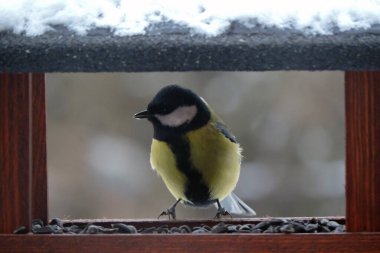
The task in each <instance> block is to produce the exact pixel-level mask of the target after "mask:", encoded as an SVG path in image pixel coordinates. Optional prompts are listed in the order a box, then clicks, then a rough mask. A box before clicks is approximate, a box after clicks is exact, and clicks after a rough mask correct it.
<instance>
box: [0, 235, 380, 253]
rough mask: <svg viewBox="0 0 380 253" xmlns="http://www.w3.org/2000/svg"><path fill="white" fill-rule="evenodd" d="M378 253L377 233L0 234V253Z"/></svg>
mask: <svg viewBox="0 0 380 253" xmlns="http://www.w3.org/2000/svg"><path fill="white" fill-rule="evenodd" d="M52 251H54V252H57V253H60V252H62V253H82V252H93V253H97V252H99V253H100V252H113V253H119V252H120V253H121V252H123V253H126V252H165V253H166V252H196V253H199V252H266V253H272V252H273V253H275V252H276V253H277V252H281V253H288V252H289V253H297V252H303V253H305V252H320V253H323V252H335V253H339V252H353V253H354V252H355V253H357V252H367V253H374V252H380V233H355V234H346V233H343V234H292V235H284V234H260V235H252V234H249V235H247V234H234V235H231V234H220V235H217V234H212V235H210V234H209V235H204V234H191V235H64V236H62V235H0V252H7V253H19V252H20V253H21V252H28V253H37V252H38V253H44V252H52Z"/></svg>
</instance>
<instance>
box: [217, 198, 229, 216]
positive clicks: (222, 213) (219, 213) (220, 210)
mask: <svg viewBox="0 0 380 253" xmlns="http://www.w3.org/2000/svg"><path fill="white" fill-rule="evenodd" d="M216 204H217V205H218V210H217V212H216V215H215V217H214V219H220V218H222V216H230V218H232V216H231V214H230V213H229V212H227V211H226V210H225V209H224V208H223V207H222V205H221V204H220V202H219V199H217V200H216Z"/></svg>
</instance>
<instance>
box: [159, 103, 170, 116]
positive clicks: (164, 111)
mask: <svg viewBox="0 0 380 253" xmlns="http://www.w3.org/2000/svg"><path fill="white" fill-rule="evenodd" d="M169 112H171V107H170V106H169V105H163V106H162V107H161V110H160V113H162V114H168V113H169Z"/></svg>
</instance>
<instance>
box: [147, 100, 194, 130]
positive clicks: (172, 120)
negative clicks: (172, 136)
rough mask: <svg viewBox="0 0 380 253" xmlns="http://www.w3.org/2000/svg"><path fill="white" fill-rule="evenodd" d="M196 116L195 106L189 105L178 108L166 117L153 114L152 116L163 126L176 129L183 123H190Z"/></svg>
mask: <svg viewBox="0 0 380 253" xmlns="http://www.w3.org/2000/svg"><path fill="white" fill-rule="evenodd" d="M196 114H197V107H196V106H195V105H191V106H180V107H178V108H177V109H175V110H174V111H172V112H171V113H169V114H166V115H161V114H155V115H154V116H155V117H156V118H157V119H158V120H159V121H160V122H161V124H162V125H164V126H170V127H178V126H180V125H182V124H184V123H189V122H190V121H192V120H193V118H194V117H195V115H196Z"/></svg>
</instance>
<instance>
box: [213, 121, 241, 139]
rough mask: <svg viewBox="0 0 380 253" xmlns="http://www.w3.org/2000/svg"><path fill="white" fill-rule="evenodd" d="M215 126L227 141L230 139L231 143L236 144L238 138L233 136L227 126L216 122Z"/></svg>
mask: <svg viewBox="0 0 380 253" xmlns="http://www.w3.org/2000/svg"><path fill="white" fill-rule="evenodd" d="M214 126H215V128H216V129H218V131H219V132H220V133H222V134H223V135H224V136H225V137H226V138H227V139H229V140H230V141H231V142H233V143H236V137H235V136H234V135H233V134H231V132H230V131H228V128H227V126H226V125H224V124H223V123H222V122H219V121H218V122H215V123H214Z"/></svg>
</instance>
